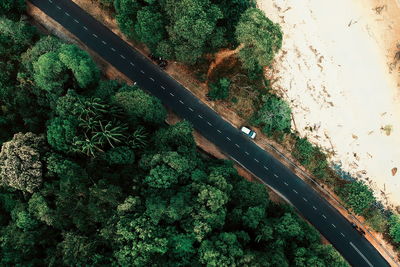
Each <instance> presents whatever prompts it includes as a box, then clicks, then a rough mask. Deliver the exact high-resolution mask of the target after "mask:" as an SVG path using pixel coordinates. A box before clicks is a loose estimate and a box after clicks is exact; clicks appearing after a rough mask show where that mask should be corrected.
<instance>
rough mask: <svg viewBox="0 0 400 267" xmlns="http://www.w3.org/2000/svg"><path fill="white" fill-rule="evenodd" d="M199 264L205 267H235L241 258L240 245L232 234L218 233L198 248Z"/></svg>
mask: <svg viewBox="0 0 400 267" xmlns="http://www.w3.org/2000/svg"><path fill="white" fill-rule="evenodd" d="M199 253H200V262H201V263H202V264H204V265H205V266H210V267H212V266H213V267H217V266H235V263H236V262H237V261H238V260H239V259H240V258H241V257H242V256H243V250H242V247H241V244H240V243H239V242H238V240H237V237H236V235H235V234H234V233H220V234H219V235H218V236H215V237H214V238H212V239H211V240H205V241H203V242H202V243H201V246H200V251H199Z"/></svg>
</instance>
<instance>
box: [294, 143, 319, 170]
mask: <svg viewBox="0 0 400 267" xmlns="http://www.w3.org/2000/svg"><path fill="white" fill-rule="evenodd" d="M314 153H315V148H314V146H313V145H312V144H311V143H310V142H309V141H308V140H307V138H299V139H297V140H296V144H295V146H294V151H293V156H294V157H295V158H296V159H297V160H298V161H300V163H301V164H302V165H305V166H309V165H310V164H311V161H312V159H313V157H314Z"/></svg>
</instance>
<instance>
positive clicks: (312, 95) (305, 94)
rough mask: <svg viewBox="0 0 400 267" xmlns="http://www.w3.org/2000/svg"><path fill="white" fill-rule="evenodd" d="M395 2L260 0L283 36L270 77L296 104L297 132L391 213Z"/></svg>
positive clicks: (396, 151)
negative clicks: (368, 188)
mask: <svg viewBox="0 0 400 267" xmlns="http://www.w3.org/2000/svg"><path fill="white" fill-rule="evenodd" d="M396 1H397V0H379V1H378V0H352V1H349V0H336V1H321V0H302V1H289V0H258V7H259V8H260V9H261V10H263V11H264V12H265V13H266V15H267V16H268V17H269V18H270V19H271V20H273V21H274V22H277V23H279V24H280V25H281V27H282V30H283V33H284V38H283V47H282V50H281V51H280V52H279V54H278V55H277V56H276V58H275V62H274V64H273V66H272V68H271V69H270V70H267V77H268V78H270V79H271V81H272V87H273V89H274V90H275V91H276V93H277V94H279V95H281V96H282V97H283V98H285V99H286V100H287V101H288V102H289V103H290V105H291V107H292V110H293V115H294V121H295V125H293V129H294V130H297V131H298V132H299V134H300V135H301V136H307V138H308V139H309V140H310V141H311V142H312V143H314V144H316V145H319V146H321V147H322V148H323V149H324V150H325V151H327V152H328V153H329V154H330V155H331V157H330V161H331V162H332V163H335V164H340V165H342V169H343V170H345V171H348V172H350V173H351V174H352V175H353V176H354V177H356V178H357V179H360V180H363V181H366V182H367V184H369V185H370V186H371V188H372V189H373V190H374V192H375V195H376V197H377V198H378V199H380V200H382V202H383V203H384V204H385V205H386V206H387V207H392V208H395V207H397V206H400V87H399V84H400V74H399V67H400V62H399V63H398V64H397V65H395V64H394V57H395V54H396V51H400V49H399V48H397V47H396V45H397V43H398V42H400V5H399V4H398V3H397V2H396ZM396 37H397V38H396ZM396 168H398V169H399V171H397V172H396V170H397V169H396Z"/></svg>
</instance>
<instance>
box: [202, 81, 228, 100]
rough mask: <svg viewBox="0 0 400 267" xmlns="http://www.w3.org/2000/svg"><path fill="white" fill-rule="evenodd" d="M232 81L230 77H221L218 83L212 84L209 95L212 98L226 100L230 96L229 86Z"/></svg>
mask: <svg viewBox="0 0 400 267" xmlns="http://www.w3.org/2000/svg"><path fill="white" fill-rule="evenodd" d="M230 85H231V81H230V80H229V79H228V78H221V79H220V80H219V81H218V82H217V83H214V84H211V85H210V88H211V90H210V91H209V92H208V94H207V96H208V97H209V98H210V99H211V100H224V99H226V98H228V96H229V86H230Z"/></svg>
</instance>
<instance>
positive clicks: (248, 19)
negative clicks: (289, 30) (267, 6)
mask: <svg viewBox="0 0 400 267" xmlns="http://www.w3.org/2000/svg"><path fill="white" fill-rule="evenodd" d="M236 38H237V41H238V43H240V44H242V45H243V48H241V50H240V52H239V57H240V59H241V61H242V63H243V66H244V67H245V68H246V69H248V70H250V71H253V70H256V69H257V67H258V66H262V67H264V66H268V65H269V64H270V63H271V61H272V59H273V58H274V55H275V53H276V52H278V50H279V49H280V48H281V46H282V31H281V29H280V26H279V24H276V23H273V22H272V21H271V20H270V19H268V18H267V17H266V16H265V14H264V13H263V12H262V11H261V10H260V9H257V8H249V9H247V10H246V11H245V12H244V13H243V14H242V15H241V17H240V20H239V23H238V25H237V27H236Z"/></svg>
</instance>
